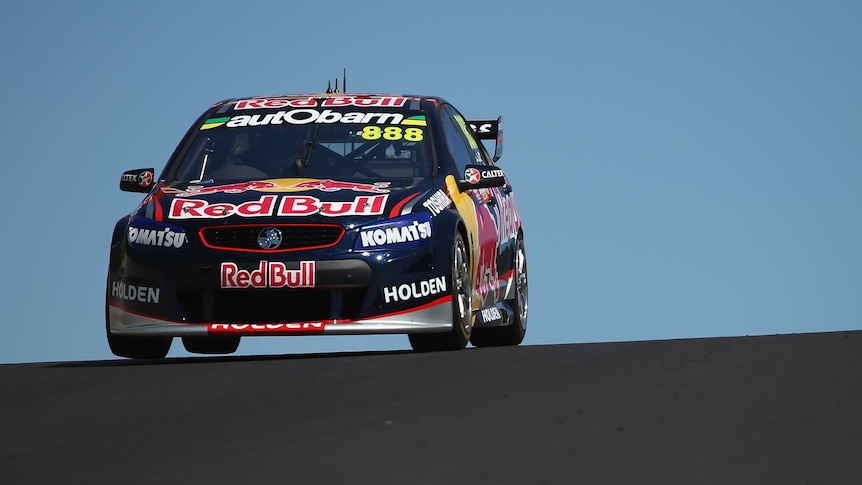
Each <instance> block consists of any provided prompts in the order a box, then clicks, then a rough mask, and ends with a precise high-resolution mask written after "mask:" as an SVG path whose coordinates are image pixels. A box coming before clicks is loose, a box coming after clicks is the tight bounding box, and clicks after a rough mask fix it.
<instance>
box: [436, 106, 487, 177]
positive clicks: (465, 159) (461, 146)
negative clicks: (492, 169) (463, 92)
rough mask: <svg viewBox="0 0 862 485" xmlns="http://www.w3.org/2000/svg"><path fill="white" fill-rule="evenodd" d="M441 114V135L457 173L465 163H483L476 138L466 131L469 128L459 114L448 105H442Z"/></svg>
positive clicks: (465, 166) (460, 171)
mask: <svg viewBox="0 0 862 485" xmlns="http://www.w3.org/2000/svg"><path fill="white" fill-rule="evenodd" d="M443 114H444V118H445V119H444V120H443V136H444V137H445V138H446V146H447V147H448V148H449V154H450V155H451V156H452V161H453V162H455V168H456V169H457V173H459V174H463V173H464V170H465V169H466V168H467V165H470V164H473V163H485V162H484V160H483V159H482V156H481V152H480V149H479V146H478V145H477V144H476V140H474V139H473V137H472V136H470V133H469V131H466V130H469V128H468V127H467V123H466V122H465V121H464V118H463V117H462V116H461V114H460V113H458V112H457V111H455V110H454V109H453V108H452V107H451V106H448V105H447V106H444V107H443Z"/></svg>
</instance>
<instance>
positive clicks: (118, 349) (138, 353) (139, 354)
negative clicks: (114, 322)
mask: <svg viewBox="0 0 862 485" xmlns="http://www.w3.org/2000/svg"><path fill="white" fill-rule="evenodd" d="M105 334H106V336H107V338H108V347H110V348H111V352H112V353H113V354H114V355H116V356H117V357H127V358H129V359H164V358H165V356H166V355H168V351H169V350H170V349H171V343H172V342H173V340H174V339H173V338H171V337H125V336H119V335H113V334H111V323H110V318H109V317H108V302H107V300H106V301H105Z"/></svg>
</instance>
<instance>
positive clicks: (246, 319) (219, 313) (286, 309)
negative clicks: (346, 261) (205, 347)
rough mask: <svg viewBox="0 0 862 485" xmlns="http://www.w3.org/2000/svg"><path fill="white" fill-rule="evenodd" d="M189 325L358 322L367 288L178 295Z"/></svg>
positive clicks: (183, 293)
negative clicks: (206, 323)
mask: <svg viewBox="0 0 862 485" xmlns="http://www.w3.org/2000/svg"><path fill="white" fill-rule="evenodd" d="M178 297H179V300H180V307H181V308H182V311H183V316H184V317H185V319H186V321H187V322H190V323H202V322H215V323H284V322H307V321H319V320H355V319H356V318H357V316H358V314H359V310H360V309H361V306H362V301H363V299H364V297H365V288H350V289H343V290H332V289H327V290H323V289H292V290H289V291H286V290H262V289H255V290H217V291H214V292H203V293H201V292H179V294H178Z"/></svg>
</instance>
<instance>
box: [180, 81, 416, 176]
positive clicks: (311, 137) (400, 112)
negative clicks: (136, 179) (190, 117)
mask: <svg viewBox="0 0 862 485" xmlns="http://www.w3.org/2000/svg"><path fill="white" fill-rule="evenodd" d="M429 138H430V137H429V133H428V131H427V123H426V117H425V113H424V112H423V111H421V110H420V109H419V103H418V102H417V101H415V100H409V99H407V98H401V97H361V98H360V97H357V98H352V97H347V96H337V97H326V98H268V99H248V100H241V101H236V102H234V103H231V105H230V106H229V107H228V108H227V109H222V110H220V112H219V113H216V114H214V115H212V116H210V117H209V118H207V119H206V120H204V122H203V123H202V124H201V126H200V127H199V130H198V131H197V132H196V133H195V135H194V136H193V137H192V138H191V139H190V140H189V141H188V142H187V143H186V145H185V147H184V148H183V150H182V151H181V152H180V158H179V160H178V161H177V162H176V163H174V164H173V165H172V166H171V168H170V170H169V173H168V174H167V177H168V180H167V182H168V183H169V184H174V183H201V184H207V183H215V184H220V183H224V182H233V181H243V180H258V179H269V178H290V177H307V178H328V179H334V180H343V181H354V182H380V181H389V182H390V183H391V186H409V185H414V184H417V183H419V182H421V181H422V180H424V179H427V178H428V177H430V176H431V174H432V160H431V150H430V148H429V147H430V145H431V144H430V140H429Z"/></svg>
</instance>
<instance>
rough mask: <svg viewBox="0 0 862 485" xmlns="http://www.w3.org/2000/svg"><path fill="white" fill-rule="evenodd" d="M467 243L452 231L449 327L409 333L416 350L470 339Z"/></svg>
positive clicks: (447, 347)
mask: <svg viewBox="0 0 862 485" xmlns="http://www.w3.org/2000/svg"><path fill="white" fill-rule="evenodd" d="M469 261H470V260H469V256H468V253H467V246H466V245H465V244H464V238H463V237H462V236H461V233H460V232H459V233H457V234H456V235H455V242H454V244H453V251H452V330H450V331H449V332H446V333H414V334H410V335H408V337H409V339H410V346H411V347H413V350H415V351H417V352H436V351H441V350H460V349H463V348H464V347H466V346H467V342H469V341H470V333H471V330H472V328H473V312H472V309H471V305H472V301H473V285H472V282H471V280H470V264H469Z"/></svg>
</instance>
